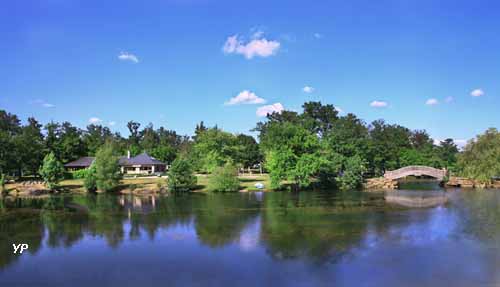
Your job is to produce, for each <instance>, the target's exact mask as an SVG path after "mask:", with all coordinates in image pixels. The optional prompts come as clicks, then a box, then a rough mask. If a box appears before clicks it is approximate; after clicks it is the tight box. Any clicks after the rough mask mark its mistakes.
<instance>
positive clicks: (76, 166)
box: [64, 156, 95, 171]
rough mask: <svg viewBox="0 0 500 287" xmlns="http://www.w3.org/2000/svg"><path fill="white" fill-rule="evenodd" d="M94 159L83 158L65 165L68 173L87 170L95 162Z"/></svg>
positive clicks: (89, 157) (90, 157)
mask: <svg viewBox="0 0 500 287" xmlns="http://www.w3.org/2000/svg"><path fill="white" fill-rule="evenodd" d="M94 159H95V158H94V157H92V156H84V157H81V158H79V159H77V160H75V161H72V162H68V163H67V164H65V165H64V167H65V168H66V170H68V171H76V170H80V169H85V168H88V167H89V166H90V165H91V164H92V163H93V162H94Z"/></svg>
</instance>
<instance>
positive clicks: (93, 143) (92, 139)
mask: <svg viewBox="0 0 500 287" xmlns="http://www.w3.org/2000/svg"><path fill="white" fill-rule="evenodd" d="M112 139H113V134H112V133H111V130H110V129H109V128H108V127H103V126H102V125H96V124H91V125H88V126H87V130H86V131H85V133H84V135H83V141H84V143H85V146H86V147H87V154H88V155H96V154H97V151H98V150H99V149H100V148H101V147H102V146H103V145H104V144H105V143H106V142H108V141H111V140H112Z"/></svg>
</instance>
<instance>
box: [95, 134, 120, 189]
mask: <svg viewBox="0 0 500 287" xmlns="http://www.w3.org/2000/svg"><path fill="white" fill-rule="evenodd" d="M93 164H94V165H95V181H96V187H97V190H100V191H111V190H113V189H114V188H116V187H117V186H118V184H119V183H120V179H121V174H120V166H119V165H118V157H117V156H116V155H115V152H114V149H113V145H112V144H110V143H106V144H104V146H102V147H101V148H100V149H99V150H98V151H97V154H96V158H95V161H94V163H93Z"/></svg>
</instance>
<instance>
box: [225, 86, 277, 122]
mask: <svg viewBox="0 0 500 287" xmlns="http://www.w3.org/2000/svg"><path fill="white" fill-rule="evenodd" d="M264 103H266V100H265V99H263V98H261V97H259V96H257V95H256V94H255V93H254V92H251V91H249V90H243V91H241V92H240V93H239V94H238V95H237V96H235V97H232V98H231V99H229V101H227V102H225V103H224V105H225V106H234V105H242V104H244V105H259V104H264ZM283 110H284V107H283V105H282V104H281V103H274V104H272V105H266V106H261V107H258V108H257V111H256V114H257V116H259V117H265V116H267V114H272V113H273V112H277V113H281V112H282V111H283Z"/></svg>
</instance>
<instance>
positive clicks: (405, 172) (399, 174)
mask: <svg viewBox="0 0 500 287" xmlns="http://www.w3.org/2000/svg"><path fill="white" fill-rule="evenodd" d="M410 175H413V176H422V175H426V176H430V177H433V178H435V179H438V180H443V178H444V177H445V176H446V169H437V168H433V167H429V166H422V165H411V166H406V167H402V168H400V169H396V170H391V171H386V172H385V174H384V177H385V178H387V179H392V180H395V179H399V178H403V177H407V176H410Z"/></svg>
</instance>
